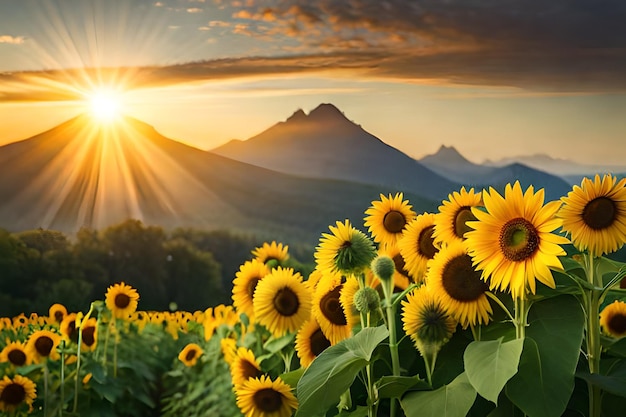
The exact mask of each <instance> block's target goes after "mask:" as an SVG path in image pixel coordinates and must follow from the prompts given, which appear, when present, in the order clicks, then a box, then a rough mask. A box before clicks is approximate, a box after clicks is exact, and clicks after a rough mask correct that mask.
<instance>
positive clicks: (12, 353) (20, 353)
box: [0, 342, 31, 367]
mask: <svg viewBox="0 0 626 417" xmlns="http://www.w3.org/2000/svg"><path fill="white" fill-rule="evenodd" d="M6 362H9V363H10V364H12V365H13V366H16V367H19V366H24V365H28V364H30V362H31V357H30V353H29V352H28V349H26V344H24V343H23V342H10V343H9V344H7V345H6V346H5V347H4V349H2V351H0V363H6Z"/></svg>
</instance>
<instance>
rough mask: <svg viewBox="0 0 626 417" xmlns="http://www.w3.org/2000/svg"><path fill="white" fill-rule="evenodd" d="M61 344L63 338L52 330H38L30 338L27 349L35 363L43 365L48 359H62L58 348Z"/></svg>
mask: <svg viewBox="0 0 626 417" xmlns="http://www.w3.org/2000/svg"><path fill="white" fill-rule="evenodd" d="M60 343H61V336H60V335H58V334H56V333H54V332H52V331H50V330H45V329H44V330H37V331H35V332H34V333H33V334H31V335H30V336H29V337H28V341H27V342H26V349H27V350H28V351H29V354H30V357H31V358H33V362H34V363H41V362H43V361H45V360H46V359H48V358H50V359H52V360H57V359H59V358H60V355H59V352H57V347H58V346H59V344H60Z"/></svg>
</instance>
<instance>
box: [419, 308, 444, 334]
mask: <svg viewBox="0 0 626 417" xmlns="http://www.w3.org/2000/svg"><path fill="white" fill-rule="evenodd" d="M420 318H421V321H422V325H421V326H420V327H419V329H418V330H417V337H418V339H420V340H423V341H426V342H431V343H433V342H442V341H443V340H445V339H446V338H447V337H448V336H449V329H448V325H447V323H446V321H447V315H446V312H445V311H444V310H443V309H441V308H437V306H436V305H434V304H430V305H427V306H424V309H423V310H422V311H421V312H420Z"/></svg>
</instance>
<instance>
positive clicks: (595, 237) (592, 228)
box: [557, 175, 626, 257]
mask: <svg viewBox="0 0 626 417" xmlns="http://www.w3.org/2000/svg"><path fill="white" fill-rule="evenodd" d="M561 201H562V202H563V206H562V207H561V210H559V212H558V213H557V215H558V216H559V217H560V218H562V219H563V230H564V231H565V232H566V233H568V234H569V235H571V240H572V243H573V244H574V246H576V248H577V249H578V250H580V251H581V252H582V251H585V250H589V253H591V254H592V255H593V256H596V257H598V256H602V255H604V254H606V253H611V252H615V251H616V250H618V249H619V248H621V247H622V246H623V245H624V243H626V178H622V179H621V180H619V181H617V178H616V177H613V176H612V175H604V176H603V177H602V179H600V176H599V175H596V176H595V178H594V180H593V181H592V180H590V179H589V178H583V180H582V182H581V184H580V186H578V185H575V186H574V188H573V190H572V191H570V192H569V193H568V194H567V197H561Z"/></svg>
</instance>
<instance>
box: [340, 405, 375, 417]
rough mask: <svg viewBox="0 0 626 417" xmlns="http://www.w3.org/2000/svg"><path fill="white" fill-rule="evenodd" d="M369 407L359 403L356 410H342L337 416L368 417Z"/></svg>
mask: <svg viewBox="0 0 626 417" xmlns="http://www.w3.org/2000/svg"><path fill="white" fill-rule="evenodd" d="M367 411H368V410H367V407H365V406H362V405H358V406H357V407H356V409H355V410H354V411H345V410H342V411H341V412H340V413H339V414H337V416H336V417H367Z"/></svg>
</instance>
